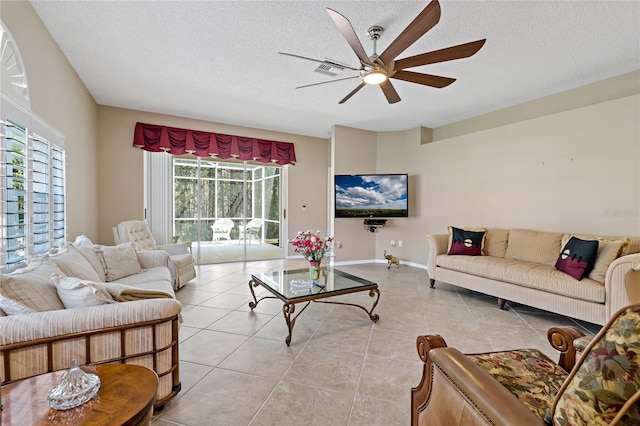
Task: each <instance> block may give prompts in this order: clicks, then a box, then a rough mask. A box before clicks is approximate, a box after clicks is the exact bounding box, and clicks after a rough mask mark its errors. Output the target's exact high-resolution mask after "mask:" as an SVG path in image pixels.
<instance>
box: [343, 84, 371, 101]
mask: <svg viewBox="0 0 640 426" xmlns="http://www.w3.org/2000/svg"><path fill="white" fill-rule="evenodd" d="M366 84H367V83H365V82H362V83H360V84H359V85H358V87H356V88H355V89H353V90H352V91H351V92H350V93H349V94H348V95H347V96H345V97H344V98H342V100H341V101H340V102H338V103H339V104H343V103H345V102H347V101H348V100H349V98H351V97H352V96H353V95H355V94H356V93H358V90H360V89H362V88H363V87H364V86H366Z"/></svg>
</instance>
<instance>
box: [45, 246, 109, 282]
mask: <svg viewBox="0 0 640 426" xmlns="http://www.w3.org/2000/svg"><path fill="white" fill-rule="evenodd" d="M51 260H52V261H53V263H55V264H56V265H58V268H60V270H61V271H62V272H64V274H65V275H66V276H68V277H78V278H82V279H85V280H89V281H98V282H102V281H104V274H102V276H101V275H100V274H98V273H97V272H96V271H95V269H94V268H93V267H92V266H91V264H90V263H89V261H88V260H87V259H86V258H85V257H84V256H83V255H82V254H81V253H80V251H79V250H78V249H77V248H75V247H74V246H73V245H71V244H67V245H65V246H64V247H63V249H62V251H61V252H60V253H59V254H56V255H55V256H51Z"/></svg>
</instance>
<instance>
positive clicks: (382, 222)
mask: <svg viewBox="0 0 640 426" xmlns="http://www.w3.org/2000/svg"><path fill="white" fill-rule="evenodd" d="M379 226H383V227H384V226H387V219H365V220H364V229H366V230H368V231H369V232H376V228H378V227H379Z"/></svg>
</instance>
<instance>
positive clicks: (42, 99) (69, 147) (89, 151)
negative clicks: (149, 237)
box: [0, 1, 98, 239]
mask: <svg viewBox="0 0 640 426" xmlns="http://www.w3.org/2000/svg"><path fill="white" fill-rule="evenodd" d="M0 19H2V22H4V24H5V25H6V26H7V28H8V29H9V31H10V32H11V35H12V36H13V38H14V40H15V42H16V44H17V46H18V49H19V50H20V54H21V56H22V60H23V62H24V65H25V68H26V71H27V78H28V82H29V95H30V99H31V110H32V111H33V112H34V113H35V114H37V115H38V116H40V117H41V118H43V119H44V120H45V121H47V122H48V123H49V124H51V125H52V126H53V127H55V128H56V129H57V130H59V131H60V132H61V133H62V134H64V135H65V137H66V138H65V145H66V152H67V158H66V164H67V226H68V228H67V236H68V238H70V239H73V238H75V236H77V235H79V234H86V235H87V236H89V238H91V239H96V238H97V236H98V157H97V149H98V145H97V107H96V103H95V102H94V100H93V98H92V97H91V95H90V94H89V92H88V91H87V89H86V88H85V86H84V85H83V83H82V81H81V80H80V78H79V77H78V76H77V74H76V73H75V71H74V70H73V68H72V67H71V65H70V64H69V62H68V61H67V59H66V57H65V56H64V54H63V53H62V51H61V50H60V49H59V48H58V46H57V44H56V43H55V42H54V40H53V38H52V37H51V35H50V34H49V32H48V31H47V29H46V27H45V26H44V25H43V24H42V22H41V21H40V18H39V17H38V15H37V14H36V13H35V12H34V10H33V8H32V7H31V4H29V2H27V1H2V4H1V6H0Z"/></svg>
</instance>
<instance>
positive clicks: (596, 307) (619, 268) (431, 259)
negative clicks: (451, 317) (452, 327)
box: [426, 229, 640, 324]
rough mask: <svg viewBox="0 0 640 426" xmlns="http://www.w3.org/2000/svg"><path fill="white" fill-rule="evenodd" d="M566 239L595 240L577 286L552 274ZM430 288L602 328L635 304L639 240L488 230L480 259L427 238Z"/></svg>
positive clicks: (639, 293) (639, 294) (443, 239)
mask: <svg viewBox="0 0 640 426" xmlns="http://www.w3.org/2000/svg"><path fill="white" fill-rule="evenodd" d="M571 236H576V237H578V238H581V239H597V240H598V241H599V247H598V254H597V257H596V262H595V265H594V268H593V271H592V272H591V273H590V274H589V276H588V277H584V278H582V280H579V281H578V280H576V279H575V278H573V277H571V276H569V275H567V274H566V273H564V272H562V271H559V270H557V269H556V268H555V266H554V265H555V262H556V260H557V259H558V256H559V255H560V251H561V250H562V248H563V247H564V244H565V243H566V242H567V241H568V240H569V238H570V237H571ZM426 238H427V243H428V250H429V253H428V259H427V268H428V273H429V278H430V284H431V287H434V285H435V282H436V281H440V282H444V283H448V284H453V285H455V286H458V287H463V288H466V289H469V290H474V291H478V292H481V293H484V294H488V295H491V296H495V297H497V298H498V303H499V305H500V307H503V306H504V303H505V301H507V300H508V301H513V302H517V303H521V304H524V305H528V306H532V307H536V308H540V309H544V310H547V311H551V312H555V313H558V314H562V315H567V316H570V317H573V318H577V319H581V320H584V321H588V322H592V323H595V324H606V322H607V320H608V319H609V318H611V316H613V314H614V313H615V312H617V311H618V309H621V308H622V307H624V306H626V305H629V304H632V303H638V302H640V237H633V238H621V237H598V236H591V235H578V234H568V233H557V232H540V231H532V230H524V229H512V230H507V229H488V230H487V232H486V234H485V242H484V255H482V256H464V255H448V254H447V252H448V247H449V235H448V234H431V235H427V237H426Z"/></svg>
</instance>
